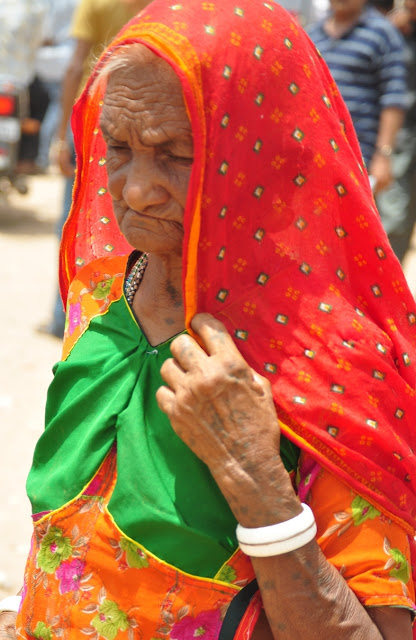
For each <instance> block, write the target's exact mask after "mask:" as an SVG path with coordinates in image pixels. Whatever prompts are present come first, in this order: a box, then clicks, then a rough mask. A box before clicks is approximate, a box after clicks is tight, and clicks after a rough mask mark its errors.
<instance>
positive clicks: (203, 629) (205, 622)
mask: <svg viewBox="0 0 416 640" xmlns="http://www.w3.org/2000/svg"><path fill="white" fill-rule="evenodd" d="M220 629H221V615H220V612H219V610H218V609H216V610H214V611H202V613H200V614H198V615H197V616H196V617H195V618H194V617H192V616H185V618H182V620H180V621H179V622H177V623H176V624H175V625H174V627H173V629H172V631H171V632H170V639H171V640H195V638H203V640H217V638H218V634H219V632H220Z"/></svg>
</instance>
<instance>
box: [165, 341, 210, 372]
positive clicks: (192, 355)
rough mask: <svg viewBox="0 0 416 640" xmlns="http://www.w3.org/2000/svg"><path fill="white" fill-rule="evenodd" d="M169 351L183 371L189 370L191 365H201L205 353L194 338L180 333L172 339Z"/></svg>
mask: <svg viewBox="0 0 416 640" xmlns="http://www.w3.org/2000/svg"><path fill="white" fill-rule="evenodd" d="M170 351H171V353H172V355H173V357H174V358H175V360H176V362H177V364H178V365H179V367H181V368H182V370H183V371H189V370H190V369H191V368H192V367H195V366H196V367H198V365H199V366H202V362H203V361H204V360H205V359H206V357H207V354H206V353H205V351H204V350H203V349H201V347H200V346H199V344H198V343H197V341H196V340H194V339H193V338H192V337H191V336H188V335H186V334H181V335H180V336H178V337H177V338H175V340H173V342H172V344H171V346H170Z"/></svg>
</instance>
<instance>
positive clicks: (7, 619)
mask: <svg viewBox="0 0 416 640" xmlns="http://www.w3.org/2000/svg"><path fill="white" fill-rule="evenodd" d="M16 617H17V614H16V613H15V612H14V611H1V612H0V640H16V638H17V636H16Z"/></svg>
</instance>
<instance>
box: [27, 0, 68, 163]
mask: <svg viewBox="0 0 416 640" xmlns="http://www.w3.org/2000/svg"><path fill="white" fill-rule="evenodd" d="M77 4H78V0H60V1H59V2H53V1H52V0H49V7H48V12H47V15H46V24H45V33H44V42H43V45H42V46H41V47H40V48H39V49H38V51H37V55H36V73H37V76H38V78H39V79H40V81H41V82H42V84H43V86H44V88H45V89H46V91H47V94H48V97H49V104H48V108H47V111H46V113H45V116H44V119H43V121H42V126H41V129H40V135H39V149H38V155H37V158H36V166H37V168H38V169H39V171H40V172H43V171H46V169H47V168H48V166H49V152H50V147H51V143H52V139H53V138H54V136H55V133H56V130H57V127H58V124H59V120H60V113H61V106H60V104H61V86H62V80H63V78H64V75H65V72H66V69H67V67H68V64H69V61H70V59H71V56H72V51H73V45H74V41H73V39H72V38H71V37H70V29H69V25H70V24H71V20H72V16H73V13H74V10H75V8H76V6H77Z"/></svg>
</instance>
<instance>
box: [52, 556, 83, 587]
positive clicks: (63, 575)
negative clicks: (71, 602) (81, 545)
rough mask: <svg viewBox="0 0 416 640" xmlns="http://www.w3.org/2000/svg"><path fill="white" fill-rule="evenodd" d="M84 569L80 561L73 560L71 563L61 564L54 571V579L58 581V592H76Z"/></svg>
mask: <svg viewBox="0 0 416 640" xmlns="http://www.w3.org/2000/svg"><path fill="white" fill-rule="evenodd" d="M84 568H85V562H82V560H77V559H75V560H71V562H69V561H66V562H62V564H61V565H60V566H59V568H58V569H57V571H56V577H57V578H58V579H59V580H60V583H59V592H60V593H69V592H70V591H77V589H78V588H79V584H80V580H81V577H82V573H83V571H84Z"/></svg>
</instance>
